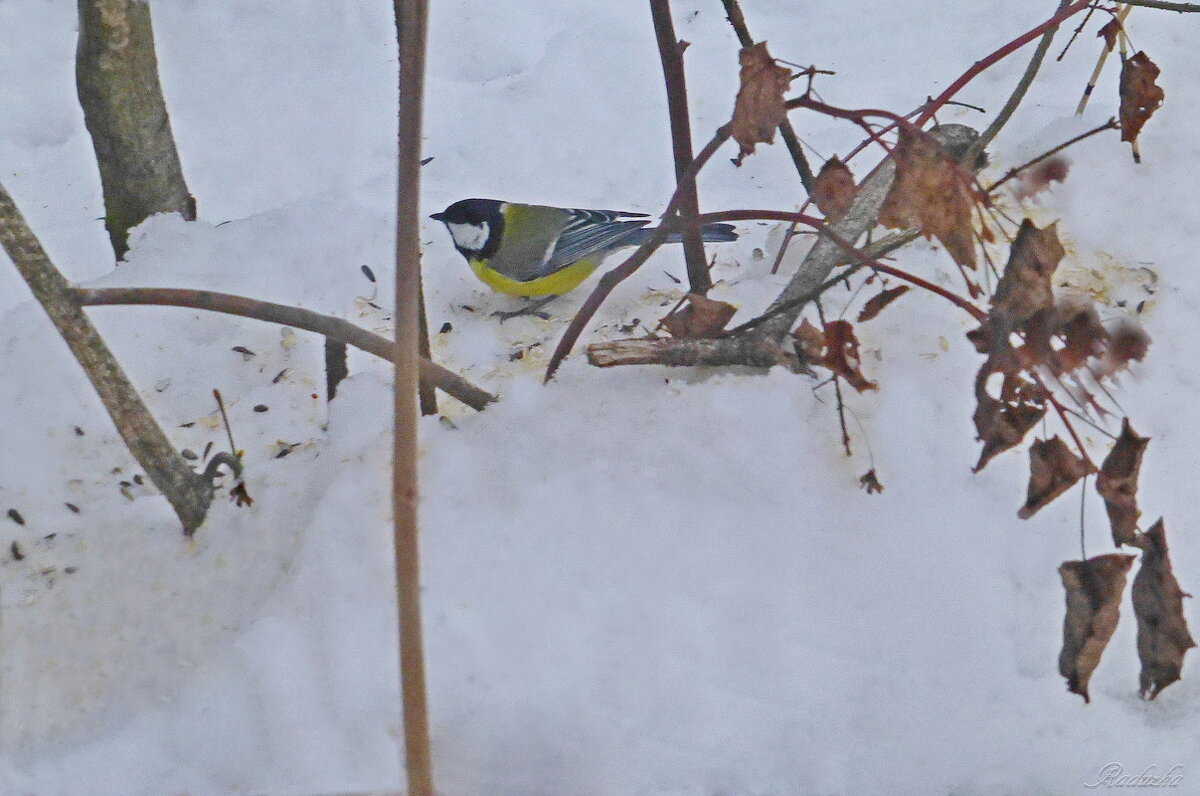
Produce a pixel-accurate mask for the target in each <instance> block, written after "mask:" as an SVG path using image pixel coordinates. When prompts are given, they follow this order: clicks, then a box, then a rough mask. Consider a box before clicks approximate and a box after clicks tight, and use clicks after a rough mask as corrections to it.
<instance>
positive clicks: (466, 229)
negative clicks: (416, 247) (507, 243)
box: [430, 199, 504, 259]
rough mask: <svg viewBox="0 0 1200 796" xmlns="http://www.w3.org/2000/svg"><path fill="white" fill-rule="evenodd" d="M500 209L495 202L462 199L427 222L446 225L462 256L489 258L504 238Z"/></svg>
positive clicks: (499, 203)
mask: <svg viewBox="0 0 1200 796" xmlns="http://www.w3.org/2000/svg"><path fill="white" fill-rule="evenodd" d="M503 208H504V204H503V203H502V202H500V201H497V200H496V199H461V200H459V201H457V202H455V203H454V204H452V205H450V206H449V207H447V208H446V209H445V210H443V211H442V212H440V213H434V214H433V215H431V216H430V218H432V219H433V220H434V221H441V222H442V223H443V224H445V225H446V229H448V230H450V237H452V238H454V246H455V248H457V249H458V250H459V252H461V253H462V254H463V256H465V257H467V258H468V259H470V258H471V257H482V258H488V257H491V256H492V255H493V254H495V253H496V250H497V249H499V248H500V239H501V237H502V236H503V235H504V212H503Z"/></svg>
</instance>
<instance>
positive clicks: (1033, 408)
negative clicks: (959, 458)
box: [973, 359, 1046, 472]
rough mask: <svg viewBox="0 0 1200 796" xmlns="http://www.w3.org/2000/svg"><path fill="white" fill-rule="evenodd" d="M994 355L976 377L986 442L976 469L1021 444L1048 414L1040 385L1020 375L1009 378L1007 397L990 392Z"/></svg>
mask: <svg viewBox="0 0 1200 796" xmlns="http://www.w3.org/2000/svg"><path fill="white" fill-rule="evenodd" d="M991 362H992V360H991V359H989V360H988V362H986V363H984V365H983V367H982V368H981V369H980V371H979V375H978V376H976V380H975V399H976V401H977V404H976V407H975V414H974V416H973V419H974V421H975V433H976V436H977V438H978V439H979V440H980V441H981V442H983V450H981V451H980V452H979V461H978V462H977V463H976V464H975V468H974V472H979V471H980V470H982V469H983V468H984V466H985V465H986V464H987V463H988V462H990V461H991V460H992V459H994V458H995V457H996V456H998V455H1000V454H1001V453H1003V452H1004V451H1006V450H1009V449H1010V448H1013V447H1015V446H1017V445H1019V444H1021V440H1023V439H1025V435H1026V434H1028V433H1029V430H1030V429H1032V428H1033V427H1034V426H1036V425H1037V423H1038V421H1039V420H1041V419H1042V418H1043V417H1044V416H1045V414H1046V401H1045V396H1044V395H1042V393H1041V390H1040V388H1038V387H1036V386H1034V385H1031V384H1029V383H1028V382H1024V381H1023V380H1020V379H1012V380H1011V381H1010V379H1008V378H1006V379H1005V387H1004V391H1003V392H1004V395H1003V398H1004V400H997V399H996V398H993V397H991V396H990V395H988V394H987V390H986V388H985V383H986V381H987V379H988V377H990V376H991V374H992V373H994V372H996V371H995V370H993V369H992V365H991V364H990V363H991Z"/></svg>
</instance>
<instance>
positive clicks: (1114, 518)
mask: <svg viewBox="0 0 1200 796" xmlns="http://www.w3.org/2000/svg"><path fill="white" fill-rule="evenodd" d="M1149 443H1150V438H1149V437H1139V436H1138V435H1137V434H1136V433H1134V430H1133V427H1132V426H1131V425H1129V418H1125V419H1124V420H1123V421H1122V422H1121V436H1119V437H1117V444H1116V445H1114V446H1113V449H1112V450H1111V451H1109V452H1108V456H1106V457H1105V458H1104V464H1102V465H1100V474H1099V475H1098V476H1097V477H1096V491H1097V492H1099V493H1100V497H1102V498H1104V508H1105V509H1107V510H1108V522H1109V524H1110V525H1111V526H1112V537H1113V543H1114V544H1116V545H1117V546H1118V547H1120V546H1121V545H1123V544H1133V542H1134V537H1135V536H1136V535H1137V521H1138V517H1140V516H1141V514H1142V513H1141V512H1140V511H1138V507H1137V480H1138V472H1139V471H1140V470H1141V468H1142V455H1143V454H1144V453H1145V452H1146V446H1147V445H1148V444H1149Z"/></svg>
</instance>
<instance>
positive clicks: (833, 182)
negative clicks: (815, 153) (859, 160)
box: [811, 157, 858, 221]
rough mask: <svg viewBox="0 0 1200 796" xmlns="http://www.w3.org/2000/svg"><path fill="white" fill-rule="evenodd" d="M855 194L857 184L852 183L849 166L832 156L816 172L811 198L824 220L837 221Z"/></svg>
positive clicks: (851, 202)
mask: <svg viewBox="0 0 1200 796" xmlns="http://www.w3.org/2000/svg"><path fill="white" fill-rule="evenodd" d="M857 194H858V186H857V185H855V184H854V175H853V174H851V173H850V167H849V166H847V165H846V164H845V163H843V162H842V161H840V160H838V159H837V158H836V157H832V158H830V159H829V160H827V161H825V165H823V166H821V170H820V171H819V172H817V176H816V178H815V179H814V181H813V190H812V195H811V198H812V200H813V203H814V204H815V205H816V206H817V209H818V210H820V211H821V212H822V213H824V214H825V220H826V221H837V220H838V219H839V218H841V217H842V216H844V215H846V211H847V210H849V209H850V205H851V204H853V203H854V197H855V196H856V195H857Z"/></svg>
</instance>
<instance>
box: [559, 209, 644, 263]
mask: <svg viewBox="0 0 1200 796" xmlns="http://www.w3.org/2000/svg"><path fill="white" fill-rule="evenodd" d="M649 223H650V221H649V219H647V218H645V217H644V214H642V213H621V212H617V211H615V210H572V211H571V220H570V221H569V222H568V223H567V225H566V227H564V228H563V231H562V234H560V235H559V236H558V242H557V243H556V244H555V246H554V250H553V251H552V252H551V253H550V257H549V259H548V260H547V261H546V263H545V266H544V268H545V269H546V272H547V273H552V272H554V271H557V270H559V269H560V268H565V267H566V266H568V265H570V264H571V263H573V262H575V261H576V260H579V259H582V258H584V257H587V256H588V255H589V254H594V253H596V252H601V251H604V250H606V249H613V248H616V247H618V246H620V245H622V244H623V243H627V242H629V241H630V239H631V238H633V237H634V236H636V235H637V233H638V230H640V229H641V228H642V227H644V226H646V225H647V224H649Z"/></svg>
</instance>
